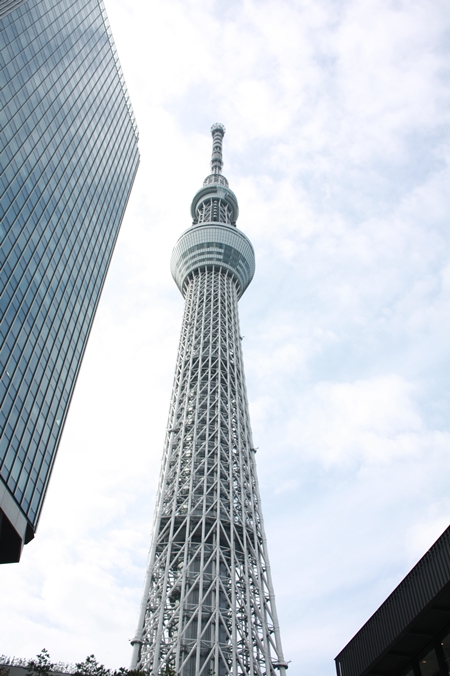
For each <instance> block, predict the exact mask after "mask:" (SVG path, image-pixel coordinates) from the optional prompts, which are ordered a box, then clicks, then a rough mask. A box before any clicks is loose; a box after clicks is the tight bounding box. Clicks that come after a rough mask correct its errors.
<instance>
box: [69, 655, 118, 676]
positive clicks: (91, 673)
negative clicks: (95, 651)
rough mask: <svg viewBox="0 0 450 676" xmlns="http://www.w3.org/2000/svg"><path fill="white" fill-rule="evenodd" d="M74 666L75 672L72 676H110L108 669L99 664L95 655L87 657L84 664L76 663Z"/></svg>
mask: <svg viewBox="0 0 450 676" xmlns="http://www.w3.org/2000/svg"><path fill="white" fill-rule="evenodd" d="M75 666H76V668H77V670H76V671H75V674H74V676H111V671H110V669H107V668H106V667H105V666H104V665H103V664H99V662H97V659H96V657H95V655H89V656H88V657H86V659H85V660H84V662H77V663H76V664H75Z"/></svg>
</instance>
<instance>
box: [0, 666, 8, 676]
mask: <svg viewBox="0 0 450 676" xmlns="http://www.w3.org/2000/svg"><path fill="white" fill-rule="evenodd" d="M0 676H9V667H7V666H5V665H4V664H0Z"/></svg>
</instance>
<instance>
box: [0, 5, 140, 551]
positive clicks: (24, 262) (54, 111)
mask: <svg viewBox="0 0 450 676" xmlns="http://www.w3.org/2000/svg"><path fill="white" fill-rule="evenodd" d="M0 82H1V101H0V121H1V126H2V136H1V139H0V152H1V167H0V172H1V174H0V196H1V202H0V204H1V207H0V223H1V225H0V261H1V268H2V272H1V287H0V288H1V315H0V317H1V325H0V326H1V329H0V330H1V333H0V347H1V355H0V358H1V366H0V376H1V385H0V410H1V413H0V435H1V436H0V562H2V563H6V562H13V561H18V560H19V558H20V553H21V550H22V545H23V543H26V542H28V541H29V540H30V539H32V538H33V536H34V532H35V529H36V525H37V523H38V520H39V515H40V512H41V509H42V503H43V500H44V496H45V492H46V488H47V485H48V482H49V478H50V474H51V471H52V467H53V463H54V461H55V455H56V451H57V448H58V444H59V441H60V438H61V433H62V429H63V427H64V422H65V419H66V416H67V412H68V408H69V404H70V399H71V397H72V393H73V390H74V386H75V382H76V379H77V375H78V371H79V369H80V364H81V360H82V357H83V353H84V350H85V348H86V343H87V340H88V336H89V332H90V329H91V326H92V322H93V319H94V315H95V311H96V308H97V305H98V302H99V298H100V294H101V291H102V287H103V284H104V281H105V277H106V273H107V271H108V266H109V263H110V261H111V256H112V253H113V250H114V245H115V242H116V239H117V236H118V232H119V228H120V224H121V221H122V218H123V215H124V212H125V208H126V205H127V201H128V198H129V195H130V191H131V188H132V185H133V180H134V177H135V174H136V170H137V167H138V163H139V152H138V146H137V140H138V137H137V128H136V124H135V121H134V117H133V113H132V110H131V106H130V102H129V99H128V95H127V92H126V88H125V83H124V80H123V76H122V73H121V70H120V65H119V62H118V58H117V53H116V51H115V47H114V43H113V39H112V35H111V31H110V28H109V25H108V21H107V17H106V13H105V9H104V6H103V4H102V1H101V0H25V1H20V0H0Z"/></svg>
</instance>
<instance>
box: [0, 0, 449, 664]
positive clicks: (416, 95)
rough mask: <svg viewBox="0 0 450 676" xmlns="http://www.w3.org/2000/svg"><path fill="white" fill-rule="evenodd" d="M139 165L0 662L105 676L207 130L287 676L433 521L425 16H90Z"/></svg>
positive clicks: (423, 5) (436, 340) (440, 375)
mask: <svg viewBox="0 0 450 676" xmlns="http://www.w3.org/2000/svg"><path fill="white" fill-rule="evenodd" d="M105 4H106V8H107V12H108V15H109V19H110V23H111V27H112V31H113V34H114V38H115V42H116V45H117V49H118V53H119V57H120V60H121V64H122V68H123V71H124V74H125V79H126V82H127V86H128V90H129V94H130V98H131V101H132V104H133V108H134V111H135V115H136V118H137V123H138V126H139V130H140V142H139V146H140V151H141V165H140V168H139V171H138V175H137V178H136V181H135V185H134V188H133V192H132V196H131V199H130V201H129V204H128V209H127V213H126V216H125V219H124V221H123V225H122V230H121V234H120V237H119V240H118V243H117V247H116V251H115V254H114V258H113V261H112V264H111V267H110V271H109V275H108V279H107V282H106V285H105V288H104V292H103V297H102V301H101V304H100V307H99V309H98V312H97V316H96V319H95V324H94V327H93V330H92V333H91V337H90V342H89V346H88V348H87V351H86V355H85V358H84V363H83V367H82V370H81V373H80V376H79V379H78V384H77V387H76V391H75V395H74V397H73V401H72V405H71V410H70V414H69V417H68V420H67V423H66V426H65V430H64V435H63V439H62V443H61V446H60V449H59V453H58V458H57V461H56V465H55V469H54V472H53V476H52V480H51V483H50V488H49V491H48V494H47V499H46V503H45V506H44V510H43V514H42V518H41V521H40V525H39V528H38V532H37V536H36V538H35V539H34V540H33V541H32V542H31V543H30V544H28V545H27V546H26V547H25V549H24V552H23V555H22V560H21V562H20V564H17V565H11V566H2V569H1V576H0V598H1V599H2V601H1V611H0V636H1V641H0V653H5V654H6V655H9V656H13V655H15V656H17V657H25V658H29V657H32V656H34V655H36V653H37V652H38V651H39V650H40V649H41V648H43V647H46V648H47V649H48V650H49V652H50V655H51V657H52V659H53V660H55V661H56V660H61V661H65V662H72V663H73V662H76V661H81V660H83V659H84V658H85V657H86V656H87V655H89V654H91V653H94V654H95V655H96V657H97V659H99V661H101V662H102V663H104V664H105V665H106V666H108V667H113V668H116V667H119V666H128V665H129V662H130V659H131V648H130V646H129V639H131V638H132V636H133V635H134V632H135V629H136V624H137V619H138V613H139V606H140V602H141V594H142V585H143V581H144V572H145V566H146V559H147V552H148V548H149V545H150V531H151V523H152V516H153V510H154V501H155V489H156V484H157V480H158V474H159V466H160V460H161V453H162V444H163V439H164V431H165V426H166V416H167V413H168V408H169V397H170V391H171V386H172V377H173V371H174V366H175V358H176V351H177V343H178V335H179V330H180V326H181V318H182V311H183V299H182V297H181V295H180V293H179V291H178V290H177V288H176V286H175V284H174V282H173V280H172V278H171V275H170V270H169V260H170V254H171V250H172V248H173V246H174V244H175V242H176V240H177V238H178V237H179V235H180V234H181V233H182V232H183V231H184V230H185V229H186V228H188V227H189V225H190V223H191V220H190V214H189V207H190V202H191V200H192V197H193V195H194V194H195V192H196V191H197V190H198V189H199V188H200V187H201V185H202V182H203V179H204V178H205V176H206V175H207V174H208V173H209V160H210V152H211V137H210V132H209V129H210V127H211V124H213V123H215V122H221V123H223V124H224V125H225V126H226V129H227V132H226V135H225V139H224V174H225V176H226V177H227V178H228V180H229V182H230V187H231V188H232V190H233V191H234V192H235V194H236V195H237V197H238V200H239V205H240V217H239V220H238V227H239V228H240V229H241V230H243V231H244V232H245V233H246V235H248V237H249V238H250V239H251V241H252V243H253V245H254V248H255V252H256V275H255V278H254V280H253V282H252V284H251V286H250V287H249V289H248V290H247V291H246V293H245V295H244V296H243V298H242V300H241V301H240V303H239V306H240V319H241V334H242V335H243V336H244V340H243V350H244V361H245V370H246V379H247V387H248V394H249V402H250V414H251V420H252V427H253V436H254V441H255V445H256V446H257V447H258V448H259V450H258V453H257V455H256V461H257V468H258V475H259V481H260V488H261V494H262V507H263V513H264V520H265V525H266V531H267V538H268V547H269V555H270V560H271V565H272V574H273V581H274V586H275V594H276V599H277V607H278V614H279V620H280V625H281V634H282V640H283V646H284V652H285V657H286V659H287V660H291V662H290V668H289V672H288V673H289V676H300V675H301V676H333V674H334V663H333V659H334V657H335V656H336V655H337V653H338V652H339V651H340V650H341V649H342V648H343V647H344V646H345V645H346V643H347V642H348V641H349V640H350V639H351V638H352V636H353V635H354V634H355V633H356V631H357V630H358V629H359V628H360V627H361V625H362V624H363V623H364V622H365V621H366V620H367V619H368V618H369V617H370V615H371V614H372V613H373V612H374V611H375V610H376V609H377V607H378V606H379V605H380V604H381V603H382V602H383V600H384V599H385V598H386V596H387V595H388V594H389V593H390V592H391V591H392V590H393V589H394V588H395V586H396V585H397V584H398V583H399V582H400V580H401V579H402V578H403V577H404V576H405V575H406V573H407V572H408V571H409V570H410V568H411V567H412V566H413V565H414V564H415V563H416V562H417V560H418V559H419V558H420V557H421V556H422V555H423V554H424V553H425V552H426V550H427V549H428V548H429V547H430V546H431V545H432V543H433V542H434V541H435V539H436V538H437V537H438V536H439V535H440V534H441V533H442V531H443V530H444V529H445V528H446V527H447V526H448V525H449V522H450V493H449V491H448V484H449V477H450V425H449V416H448V404H449V394H448V367H447V365H448V360H449V354H450V346H449V340H448V337H449V333H450V331H449V329H450V326H449V324H450V322H449V314H450V311H449V307H450V305H449V295H450V263H449V253H450V237H449V212H450V209H449V207H450V204H449V202H450V197H449V189H448V188H449V185H450V176H449V173H450V172H449V93H450V91H449V89H450V88H449V82H450V79H449V63H450V61H449V51H450V40H449V33H450V10H449V5H448V2H447V1H446V0H433V2H424V1H423V0H422V1H420V0H339V1H337V0H276V1H275V0H228V2H226V1H222V2H219V1H218V0H182V1H178V0H151V2H144V1H143V0H133V1H131V0H105Z"/></svg>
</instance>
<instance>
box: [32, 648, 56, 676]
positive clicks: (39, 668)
mask: <svg viewBox="0 0 450 676" xmlns="http://www.w3.org/2000/svg"><path fill="white" fill-rule="evenodd" d="M54 668H55V665H54V664H53V662H50V655H49V652H48V650H46V649H45V648H42V650H41V652H40V653H39V654H38V655H36V659H34V660H29V662H28V664H27V676H48V674H49V673H50V672H51V671H53V669H54Z"/></svg>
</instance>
